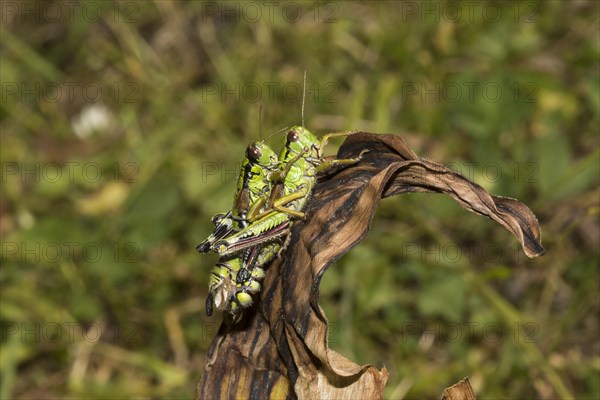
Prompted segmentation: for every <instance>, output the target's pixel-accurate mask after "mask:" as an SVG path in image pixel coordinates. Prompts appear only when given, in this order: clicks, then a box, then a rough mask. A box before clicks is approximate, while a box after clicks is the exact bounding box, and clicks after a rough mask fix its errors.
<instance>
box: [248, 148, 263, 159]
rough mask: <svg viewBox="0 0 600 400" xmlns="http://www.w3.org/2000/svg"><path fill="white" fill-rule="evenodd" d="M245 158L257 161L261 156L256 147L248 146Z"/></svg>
mask: <svg viewBox="0 0 600 400" xmlns="http://www.w3.org/2000/svg"><path fill="white" fill-rule="evenodd" d="M246 156H247V157H248V158H250V159H252V160H258V159H259V158H260V156H262V151H261V149H259V148H258V147H257V146H256V145H251V146H248V149H247V150H246Z"/></svg>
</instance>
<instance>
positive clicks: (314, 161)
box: [196, 126, 360, 321]
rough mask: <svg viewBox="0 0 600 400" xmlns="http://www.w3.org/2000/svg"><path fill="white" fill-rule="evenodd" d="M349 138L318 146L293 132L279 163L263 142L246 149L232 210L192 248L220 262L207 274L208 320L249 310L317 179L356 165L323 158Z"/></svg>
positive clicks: (307, 135)
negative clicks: (211, 254)
mask: <svg viewBox="0 0 600 400" xmlns="http://www.w3.org/2000/svg"><path fill="white" fill-rule="evenodd" d="M352 133H354V132H340V133H330V134H327V135H324V136H323V137H322V138H321V139H320V140H319V139H318V138H317V137H316V136H314V135H313V134H312V133H311V132H310V131H309V130H307V129H306V128H304V127H302V126H294V127H292V128H291V129H289V131H288V133H287V136H286V141H285V145H284V147H283V149H282V151H281V153H280V155H279V157H277V156H276V155H275V153H274V152H273V151H272V150H271V149H270V148H269V147H268V146H267V145H266V144H264V143H263V142H257V143H253V144H251V145H250V146H248V148H247V150H246V157H245V158H244V161H243V162H242V167H241V171H240V176H239V178H238V185H237V190H236V194H235V196H234V202H233V206H232V208H231V210H230V211H228V212H227V213H223V214H217V215H215V216H214V217H213V219H212V221H213V223H214V224H215V228H214V230H213V233H212V234H211V235H210V236H209V237H208V238H207V239H206V240H204V241H203V242H202V243H200V244H199V245H198V246H197V247H196V249H197V250H198V251H200V252H203V253H205V252H208V251H214V252H216V253H218V254H219V256H220V259H219V262H218V263H217V265H216V266H215V267H214V268H213V270H212V271H211V278H210V283H209V296H208V299H207V302H206V313H207V314H208V315H211V314H212V311H213V306H214V307H216V308H217V309H218V310H221V311H228V312H229V313H230V314H231V315H232V316H233V319H234V321H237V320H238V319H239V317H240V316H241V312H242V310H243V309H244V308H246V307H249V306H251V305H252V296H253V295H255V294H257V293H258V292H260V289H261V286H260V281H262V279H263V278H264V275H265V271H264V268H265V267H266V266H267V264H268V263H269V262H271V261H272V260H273V259H274V258H276V257H277V256H278V254H280V253H281V251H283V250H284V249H285V247H286V245H287V239H288V233H289V229H290V227H291V226H292V224H293V221H294V220H295V219H299V218H304V216H305V214H304V212H303V209H304V208H305V206H306V204H307V203H308V200H309V198H310V195H311V193H312V191H313V188H314V186H315V184H316V180H317V176H318V175H321V174H324V173H326V172H327V171H329V170H330V168H332V167H334V166H338V165H339V166H347V165H351V164H354V163H356V162H358V161H359V160H360V157H358V158H353V159H342V160H337V159H328V160H325V159H324V157H323V148H324V147H325V145H326V144H327V141H328V140H329V138H331V137H335V136H348V135H351V134H352Z"/></svg>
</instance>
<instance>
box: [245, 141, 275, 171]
mask: <svg viewBox="0 0 600 400" xmlns="http://www.w3.org/2000/svg"><path fill="white" fill-rule="evenodd" d="M246 157H247V158H248V161H250V163H252V164H258V165H260V166H262V167H269V166H272V165H274V164H276V163H277V155H276V154H275V152H274V151H273V150H271V148H270V147H269V146H267V145H266V144H264V143H263V142H255V143H251V144H250V145H249V146H248V147H247V148H246Z"/></svg>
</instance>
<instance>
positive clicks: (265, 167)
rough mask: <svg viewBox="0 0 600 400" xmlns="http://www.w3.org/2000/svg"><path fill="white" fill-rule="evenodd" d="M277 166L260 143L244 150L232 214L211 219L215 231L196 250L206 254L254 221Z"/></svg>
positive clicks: (272, 153) (272, 156) (272, 152)
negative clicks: (221, 240)
mask: <svg viewBox="0 0 600 400" xmlns="http://www.w3.org/2000/svg"><path fill="white" fill-rule="evenodd" d="M279 164H280V163H279V160H278V158H277V155H276V154H275V152H274V151H273V150H271V148H270V147H269V146H267V145H266V144H264V143H263V142H256V143H251V144H250V145H249V146H248V147H247V148H246V157H245V158H244V160H243V161H242V166H241V170H240V174H239V177H238V182H237V189H236V192H235V195H234V198H233V199H234V200H233V205H232V207H231V210H230V211H228V212H227V213H221V214H216V215H215V216H213V218H212V222H213V224H214V225H215V228H214V230H213V232H212V233H211V234H210V236H209V237H208V238H207V239H205V240H204V241H202V242H201V243H200V244H198V245H197V246H196V250H198V251H199V252H201V253H206V252H208V251H209V250H210V248H211V246H212V244H213V243H214V242H215V241H217V240H219V239H222V238H224V237H226V236H228V235H230V234H231V233H232V232H235V231H239V230H241V229H244V228H246V226H247V224H248V222H251V221H253V220H254V218H255V217H256V216H257V215H258V214H259V211H260V210H261V209H262V208H263V207H264V206H265V204H266V202H267V200H268V199H269V196H270V193H271V186H272V184H271V182H272V181H273V180H275V177H274V176H271V175H272V174H274V173H277V172H278V171H279V169H278V167H279Z"/></svg>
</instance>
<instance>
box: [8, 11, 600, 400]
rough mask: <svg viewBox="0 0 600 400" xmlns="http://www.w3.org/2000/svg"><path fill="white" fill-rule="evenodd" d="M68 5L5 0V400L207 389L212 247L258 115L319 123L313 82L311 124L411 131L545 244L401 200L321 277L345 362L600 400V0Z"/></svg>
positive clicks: (419, 389)
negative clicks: (534, 226)
mask: <svg viewBox="0 0 600 400" xmlns="http://www.w3.org/2000/svg"><path fill="white" fill-rule="evenodd" d="M67 3H69V2H65V3H62V2H57V3H50V2H39V3H38V2H20V1H19V2H10V1H9V2H4V3H3V5H2V15H1V18H2V26H1V27H0V43H1V46H2V50H1V53H0V54H1V57H2V59H1V68H0V77H1V80H2V91H1V92H2V93H1V95H2V99H1V101H0V116H1V122H0V129H1V134H2V136H1V137H2V139H1V140H2V143H1V150H0V151H1V152H0V155H1V161H2V192H1V195H0V200H1V203H0V204H1V206H0V214H1V217H0V233H1V234H2V256H1V257H2V259H1V262H2V268H1V269H0V282H1V285H2V290H1V304H0V305H1V308H0V322H1V323H2V331H1V332H2V336H1V339H2V351H1V353H0V375H1V386H2V388H1V391H0V398H2V399H8V398H63V397H66V396H70V397H85V398H103V399H117V398H131V397H135V396H137V397H140V396H150V397H153V398H189V397H190V396H191V395H192V393H193V391H194V386H195V383H196V382H197V380H198V377H199V375H200V372H201V370H202V368H203V365H204V361H205V353H206V351H207V349H208V347H209V345H210V343H211V340H212V337H213V336H214V334H215V333H216V331H217V329H218V326H219V322H220V316H219V315H213V316H212V317H210V318H208V317H206V316H205V314H204V301H205V299H206V296H207V285H208V279H209V272H210V269H211V267H212V266H213V265H214V262H215V261H216V259H217V257H216V255H204V256H203V255H199V254H198V253H197V252H196V251H195V250H194V246H195V245H196V244H197V243H198V242H199V241H200V240H202V239H204V238H205V237H206V236H208V234H209V233H210V232H211V230H212V227H213V226H212V224H211V222H210V217H211V216H212V215H213V214H215V213H217V212H222V211H225V210H227V209H228V208H230V206H231V198H232V196H233V193H234V190H235V179H236V175H237V173H238V171H239V163H240V162H241V160H242V158H243V151H244V149H245V147H246V145H247V143H248V142H250V141H252V140H257V139H258V137H259V118H258V114H259V112H258V110H259V105H261V104H262V105H263V106H264V117H263V121H262V131H263V136H266V135H267V134H270V133H272V132H275V131H277V130H279V129H281V128H282V127H284V126H291V125H295V124H299V123H300V122H301V91H302V77H303V73H304V70H307V71H308V83H307V99H306V110H305V119H306V121H305V125H306V126H307V127H308V128H309V129H311V131H313V132H317V133H319V134H322V133H325V132H330V131H340V130H347V129H361V130H365V131H369V132H381V133H383V132H386V133H390V132H391V133H397V134H399V135H402V137H403V138H405V139H406V140H407V142H408V143H409V144H410V145H411V146H412V147H413V149H414V150H415V151H416V152H417V154H419V155H420V156H423V157H427V158H429V159H432V160H434V161H437V162H440V163H444V164H449V165H451V166H452V167H453V168H455V169H456V170H457V171H459V172H462V173H463V174H465V175H466V176H467V177H469V178H471V179H473V180H475V181H476V182H478V183H479V184H481V185H482V186H484V187H485V188H486V189H487V190H488V191H490V192H491V193H493V194H497V195H505V196H510V197H515V198H518V199H519V200H520V201H522V202H523V203H525V204H526V205H528V206H529V207H530V208H531V209H532V211H533V212H534V213H535V214H536V215H537V216H538V218H539V222H540V225H541V228H542V234H543V245H544V247H545V248H546V251H547V253H546V255H545V256H543V257H541V258H539V259H535V260H529V259H527V258H526V256H525V255H523V253H522V252H521V250H520V248H519V246H518V242H517V241H516V240H515V239H514V238H513V237H512V236H511V235H510V233H508V232H507V231H506V230H505V229H503V228H502V227H501V226H499V225H497V224H496V223H494V222H493V221H491V220H488V219H484V218H481V217H478V216H476V215H473V214H470V213H466V212H465V211H464V210H462V209H461V208H460V207H459V206H457V205H456V204H455V203H454V202H453V201H452V200H451V199H449V198H445V197H443V196H435V195H430V194H411V195H406V196H401V197H395V198H392V199H388V200H383V201H382V203H381V206H380V209H379V211H378V214H377V216H376V218H375V219H374V221H373V223H372V229H371V232H370V233H369V235H368V237H367V238H366V239H365V241H363V242H362V243H361V244H360V245H359V246H358V247H356V248H354V249H353V250H352V251H351V252H350V253H348V254H347V255H345V256H344V257H343V258H342V259H341V260H339V261H338V262H337V263H336V265H334V266H333V267H331V268H330V269H329V270H328V272H327V273H326V274H325V277H324V279H323V283H322V286H321V295H320V304H321V306H322V307H323V308H324V309H325V311H326V314H327V315H328V317H329V319H330V321H331V325H332V328H333V329H332V331H331V346H332V347H333V348H334V349H336V350H338V351H340V352H341V353H342V354H344V355H345V356H347V357H349V358H350V359H352V360H355V361H357V362H359V363H373V364H376V365H378V366H383V365H385V366H386V367H387V368H388V369H389V371H390V378H389V381H388V384H387V391H386V393H387V396H388V397H389V398H394V399H397V398H432V397H439V395H440V393H441V392H442V390H443V388H444V387H446V386H448V385H450V384H453V383H455V382H457V381H458V380H459V379H461V378H462V377H464V376H466V375H469V376H470V379H471V383H472V385H473V387H474V389H475V390H476V392H478V393H480V395H481V398H499V397H504V398H566V397H576V398H590V399H591V398H599V397H600V383H599V381H598V374H599V373H600V342H599V339H598V337H599V336H600V335H599V333H600V327H599V320H598V314H599V312H600V305H599V302H598V292H599V291H598V289H599V288H598V279H599V274H598V257H599V248H598V243H599V240H600V229H599V221H598V211H599V197H598V196H599V195H598V183H599V174H600V171H599V165H600V163H599V158H600V152H599V150H598V149H599V146H598V144H599V143H598V142H599V141H598V131H599V124H600V115H599V114H600V111H599V110H600V88H599V87H600V76H599V73H598V71H599V67H600V65H599V61H598V60H599V56H600V54H599V48H600V40H599V37H600V35H599V34H598V33H599V32H598V31H599V6H598V3H597V2H593V1H582V2H558V1H547V2H526V3H503V5H502V6H498V3H493V4H492V6H490V4H488V3H486V2H471V3H470V4H471V5H470V6H466V5H463V6H462V7H460V8H459V7H457V6H456V3H452V4H451V3H430V2H405V3H402V2H379V3H375V4H373V5H369V4H365V3H359V2H343V3H318V4H316V3H303V2H302V3H298V2H297V3H277V5H272V8H271V9H269V8H268V7H267V6H265V5H263V6H262V8H261V7H260V6H261V4H262V3H261V2H258V3H253V2H249V3H244V2H230V3H219V4H216V3H203V2H199V1H193V2H169V1H156V2H152V3H151V2H135V1H131V2H88V3H86V4H91V5H88V6H83V5H81V4H79V5H72V4H71V5H69V4H67ZM247 4H249V5H247ZM299 7H301V8H299ZM298 10H300V11H301V15H299V14H297V12H298ZM257 12H260V14H257ZM57 13H60V14H57ZM332 142H333V143H332V145H330V146H329V148H328V150H327V154H333V153H334V151H335V150H334V149H335V147H336V145H339V143H341V140H332ZM280 143H282V138H281V137H280V136H279V137H273V138H272V139H270V140H269V144H270V145H271V146H272V147H273V148H274V149H275V150H276V151H278V150H279V146H280Z"/></svg>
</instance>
